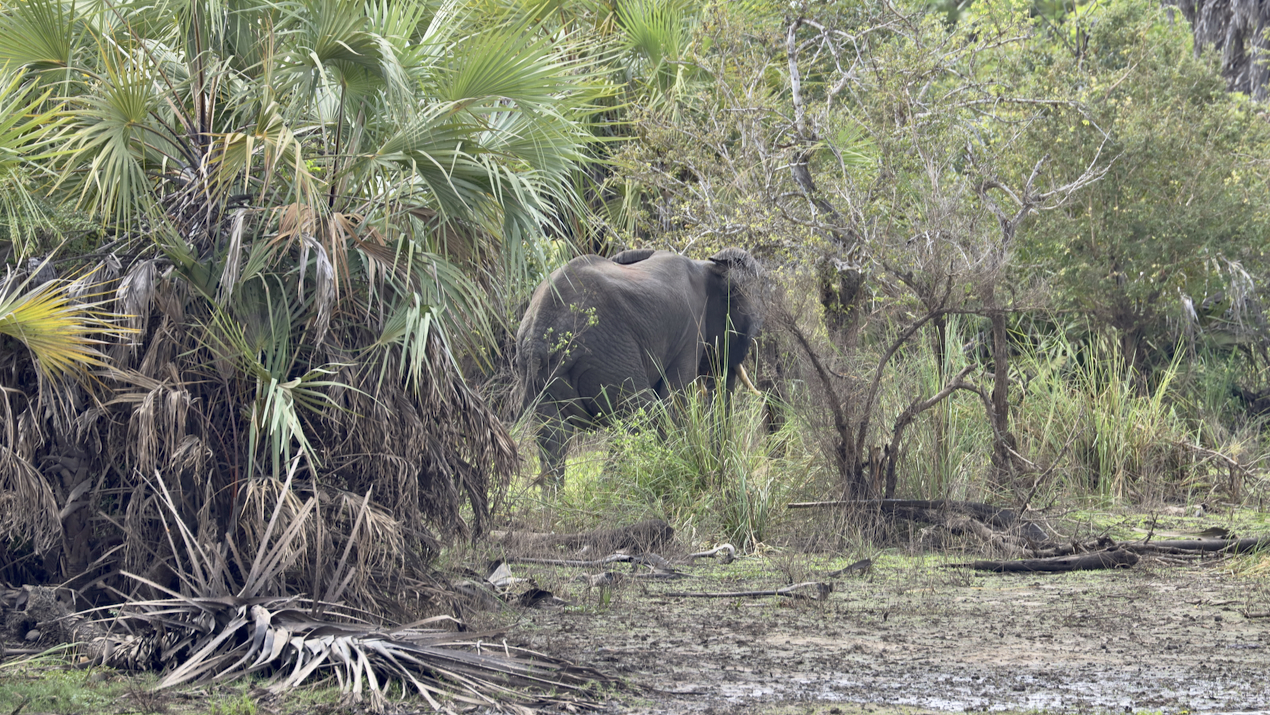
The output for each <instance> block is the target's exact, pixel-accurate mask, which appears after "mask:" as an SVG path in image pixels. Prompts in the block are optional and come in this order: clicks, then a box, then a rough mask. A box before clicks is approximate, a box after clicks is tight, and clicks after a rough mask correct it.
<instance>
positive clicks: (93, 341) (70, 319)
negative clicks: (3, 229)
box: [0, 277, 130, 379]
mask: <svg viewBox="0 0 1270 715" xmlns="http://www.w3.org/2000/svg"><path fill="white" fill-rule="evenodd" d="M31 281H32V278H31V277H28V278H27V279H26V280H25V281H23V282H21V283H18V284H17V285H12V286H8V287H0V335H8V336H9V337H11V338H14V339H16V340H17V341H18V342H20V343H21V344H22V345H24V346H25V347H26V348H27V350H29V351H30V352H31V355H32V357H34V358H35V364H36V366H37V367H38V368H39V370H40V372H42V373H43V374H44V375H45V377H48V378H52V379H57V378H61V377H65V376H72V377H81V378H82V377H86V376H87V375H88V373H89V372H90V371H91V370H92V369H93V368H97V367H104V366H105V365H106V362H105V357H104V356H103V355H102V354H101V352H100V350H99V349H98V346H100V345H103V344H105V343H106V342H107V341H108V340H110V339H112V338H116V337H119V336H121V335H123V334H124V333H127V332H130V331H128V329H127V328H122V327H119V326H117V325H115V324H114V322H113V320H114V319H115V318H117V317H119V316H115V315H113V314H111V313H107V312H104V311H102V310H100V308H101V307H102V305H103V303H104V301H97V302H89V303H81V302H79V301H77V300H76V299H75V297H74V294H75V293H77V292H79V291H80V289H81V288H82V286H80V285H79V284H77V282H75V281H67V280H52V281H49V282H47V283H43V284H41V285H37V286H33V287H29V284H30V283H31Z"/></svg>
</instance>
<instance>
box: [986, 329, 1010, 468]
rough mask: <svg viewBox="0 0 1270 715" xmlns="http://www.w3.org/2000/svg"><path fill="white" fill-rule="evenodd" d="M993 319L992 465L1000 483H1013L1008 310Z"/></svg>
mask: <svg viewBox="0 0 1270 715" xmlns="http://www.w3.org/2000/svg"><path fill="white" fill-rule="evenodd" d="M991 321H992V372H993V377H992V431H993V434H994V435H995V436H996V439H995V443H994V445H993V449H992V465H993V466H994V467H995V471H996V476H997V481H998V484H1000V485H1002V486H1011V487H1012V486H1013V475H1014V456H1013V455H1012V454H1011V450H1013V449H1014V448H1015V446H1016V443H1015V441H1014V435H1013V434H1011V433H1010V344H1009V333H1008V331H1007V330H1006V314H1005V311H1002V310H995V311H993V312H992V314H991Z"/></svg>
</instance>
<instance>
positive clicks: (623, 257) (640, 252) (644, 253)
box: [609, 248, 657, 266]
mask: <svg viewBox="0 0 1270 715" xmlns="http://www.w3.org/2000/svg"><path fill="white" fill-rule="evenodd" d="M656 252H657V249H655V248H632V249H630V250H629V251H622V252H621V253H619V254H617V255H616V256H613V257H612V258H610V259H609V260H611V261H613V262H614V263H619V264H621V265H623V266H629V265H630V264H632V263H639V262H640V261H642V260H645V259H647V258H648V257H649V256H652V255H653V254H654V253H656Z"/></svg>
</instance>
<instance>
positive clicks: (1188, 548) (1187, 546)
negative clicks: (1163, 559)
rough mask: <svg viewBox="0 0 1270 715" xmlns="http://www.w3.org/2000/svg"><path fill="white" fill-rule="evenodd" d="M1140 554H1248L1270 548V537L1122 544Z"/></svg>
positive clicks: (1131, 542) (1130, 542)
mask: <svg viewBox="0 0 1270 715" xmlns="http://www.w3.org/2000/svg"><path fill="white" fill-rule="evenodd" d="M1121 546H1123V547H1124V548H1126V549H1130V550H1132V551H1136V552H1138V553H1140V554H1156V553H1160V554H1184V553H1188V552H1196V551H1201V552H1220V553H1224V554H1248V553H1252V552H1254V551H1260V550H1262V549H1266V548H1270V536H1260V537H1252V538H1247V539H1176V540H1168V541H1145V542H1136V541H1129V542H1125V543H1123V544H1121Z"/></svg>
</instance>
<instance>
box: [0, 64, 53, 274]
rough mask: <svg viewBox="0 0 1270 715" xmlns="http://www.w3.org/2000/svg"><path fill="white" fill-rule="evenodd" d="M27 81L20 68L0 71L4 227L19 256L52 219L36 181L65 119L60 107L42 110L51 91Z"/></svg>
mask: <svg viewBox="0 0 1270 715" xmlns="http://www.w3.org/2000/svg"><path fill="white" fill-rule="evenodd" d="M24 80H25V78H24V76H23V74H22V73H20V72H16V73H13V74H11V75H7V76H6V74H5V73H0V229H4V230H6V231H7V236H4V237H5V238H7V239H8V240H9V241H11V242H12V243H13V244H14V246H15V247H16V249H17V250H16V253H17V258H18V259H22V258H24V257H25V256H26V255H27V253H28V252H29V251H30V249H31V247H32V244H33V243H34V238H35V232H36V230H37V229H38V228H45V227H49V226H51V224H52V222H51V221H50V220H49V219H48V217H47V216H46V212H45V211H44V209H43V207H42V206H41V202H40V201H39V200H37V199H36V197H35V196H34V195H33V194H32V187H31V182H32V178H33V177H37V176H43V175H44V174H45V169H44V165H43V163H44V162H45V161H47V160H48V159H51V158H53V157H54V156H55V155H56V154H55V153H54V152H52V151H50V147H51V145H52V144H53V142H54V140H55V139H56V133H57V132H58V131H59V130H60V129H61V127H62V126H63V125H64V124H65V123H66V118H65V117H64V116H62V115H60V113H59V111H58V109H56V108H54V109H47V110H43V111H42V110H41V107H43V106H44V104H45V102H46V101H47V100H48V98H49V96H50V95H51V94H52V90H46V91H45V92H43V93H42V94H36V92H34V91H32V87H31V86H30V85H29V84H25V83H24Z"/></svg>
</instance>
